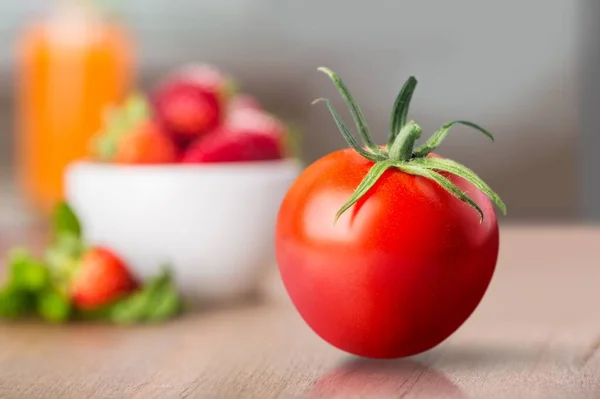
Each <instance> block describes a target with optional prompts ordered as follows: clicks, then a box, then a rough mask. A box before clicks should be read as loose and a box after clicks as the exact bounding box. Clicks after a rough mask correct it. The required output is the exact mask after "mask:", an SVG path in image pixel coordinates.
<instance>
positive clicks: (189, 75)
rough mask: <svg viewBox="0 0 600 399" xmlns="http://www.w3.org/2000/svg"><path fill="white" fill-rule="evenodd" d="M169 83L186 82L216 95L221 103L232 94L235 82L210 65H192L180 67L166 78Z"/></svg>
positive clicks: (227, 99)
mask: <svg viewBox="0 0 600 399" xmlns="http://www.w3.org/2000/svg"><path fill="white" fill-rule="evenodd" d="M167 80H171V81H180V82H181V81H187V82H190V83H193V84H194V85H196V86H197V87H199V88H201V89H202V90H204V91H206V92H210V93H213V94H216V95H217V96H218V97H219V98H220V99H221V100H222V102H223V103H225V102H227V101H229V99H230V97H231V96H232V95H233V94H234V92H235V91H236V90H235V82H234V81H233V79H231V78H230V77H229V76H227V75H225V74H224V73H222V72H221V71H220V70H219V69H218V68H217V67H215V66H214V65H210V64H202V63H195V64H194V63H192V64H187V65H184V66H182V67H181V68H179V69H177V70H175V71H174V72H172V73H171V74H170V76H168V77H167Z"/></svg>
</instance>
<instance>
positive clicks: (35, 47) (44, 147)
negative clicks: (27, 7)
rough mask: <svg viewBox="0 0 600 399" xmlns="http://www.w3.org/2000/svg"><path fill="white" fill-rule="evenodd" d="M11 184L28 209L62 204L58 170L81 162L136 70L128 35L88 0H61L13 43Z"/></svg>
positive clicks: (61, 183)
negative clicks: (13, 158)
mask: <svg viewBox="0 0 600 399" xmlns="http://www.w3.org/2000/svg"><path fill="white" fill-rule="evenodd" d="M17 51H18V53H17V68H16V75H17V84H16V90H17V91H16V98H17V101H18V104H17V132H16V143H17V152H16V155H17V165H16V166H17V173H18V175H17V181H18V184H19V186H20V188H21V190H22V193H23V195H24V197H25V199H26V200H27V202H28V203H29V204H30V205H31V207H32V208H33V210H35V211H37V212H40V213H41V214H48V212H49V210H50V209H52V207H53V206H54V204H56V203H57V202H59V201H61V200H62V199H63V171H64V169H65V167H66V165H67V164H69V163H70V162H72V161H74V160H76V159H79V158H82V157H85V156H86V154H87V153H88V150H89V141H90V138H91V136H93V135H94V134H95V133H96V132H97V131H98V129H99V128H100V127H101V124H102V118H103V114H104V110H105V109H106V108H107V107H108V106H110V105H112V104H114V103H116V102H120V101H122V99H123V98H124V97H125V95H126V94H127V92H128V91H129V90H130V88H131V85H132V81H133V78H134V77H133V73H134V67H133V63H134V54H133V52H134V46H133V43H132V40H131V37H130V36H129V33H128V32H127V31H126V29H124V27H123V26H121V25H120V24H119V23H118V22H116V21H115V20H113V19H109V18H108V16H107V15H106V14H105V13H103V12H102V11H101V10H100V9H98V8H97V7H94V6H93V3H92V2H91V0H62V1H59V2H56V6H55V7H54V9H53V10H52V12H51V13H49V14H48V15H47V16H46V17H45V18H42V19H41V20H38V21H36V22H34V23H31V24H29V25H28V26H27V27H26V29H25V30H24V31H23V32H22V34H21V37H20V40H19V42H18V44H17Z"/></svg>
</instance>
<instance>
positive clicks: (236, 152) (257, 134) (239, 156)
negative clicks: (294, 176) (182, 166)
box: [182, 127, 283, 163]
mask: <svg viewBox="0 0 600 399" xmlns="http://www.w3.org/2000/svg"><path fill="white" fill-rule="evenodd" d="M282 156H283V153H282V143H281V138H280V137H279V136H276V135H273V134H269V133H264V132H262V131H259V130H251V129H241V128H240V129H237V128H231V127H222V128H220V129H218V130H217V131H215V132H214V133H213V134H211V135H210V136H207V137H204V138H201V139H199V140H198V141H196V142H195V143H192V144H191V145H190V146H189V148H188V149H187V150H186V152H185V153H184V155H183V160H182V162H183V163H208V162H247V161H266V160H274V159H281V158H282Z"/></svg>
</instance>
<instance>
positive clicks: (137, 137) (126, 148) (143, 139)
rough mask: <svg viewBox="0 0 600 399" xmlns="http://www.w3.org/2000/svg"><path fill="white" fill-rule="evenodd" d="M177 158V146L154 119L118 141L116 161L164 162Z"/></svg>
mask: <svg viewBox="0 0 600 399" xmlns="http://www.w3.org/2000/svg"><path fill="white" fill-rule="evenodd" d="M176 160H177V148H176V147H175V144H174V143H173V142H172V140H171V139H170V138H169V137H168V136H167V135H166V134H165V133H164V132H163V130H162V129H161V128H160V127H159V126H158V125H157V124H156V122H153V121H144V122H141V123H140V124H138V126H137V127H136V128H134V130H133V131H131V132H129V133H127V134H125V135H123V137H121V138H120V139H119V141H118V143H117V148H116V153H115V158H114V161H115V162H116V163H121V164H163V163H172V162H176Z"/></svg>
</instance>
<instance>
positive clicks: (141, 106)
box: [90, 92, 151, 161]
mask: <svg viewBox="0 0 600 399" xmlns="http://www.w3.org/2000/svg"><path fill="white" fill-rule="evenodd" d="M150 116H151V108H150V105H149V104H148V100H147V99H146V97H145V96H144V95H142V94H141V93H138V92H136V93H133V94H131V95H130V96H129V97H128V98H127V99H126V100H125V101H124V102H123V104H121V105H120V106H114V105H113V106H110V107H108V108H107V109H106V110H105V113H104V118H103V126H102V128H101V129H100V130H99V131H98V132H97V133H96V135H95V136H94V138H93V139H92V140H91V149H90V151H91V153H92V155H93V156H94V157H95V158H96V159H98V160H101V161H110V160H112V159H113V158H114V156H115V154H116V151H117V147H118V145H119V142H120V140H121V139H122V137H123V136H124V135H126V134H128V133H129V132H131V131H132V130H133V129H134V128H135V127H136V126H137V125H138V124H139V123H140V122H142V121H144V120H146V119H148V118H150Z"/></svg>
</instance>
